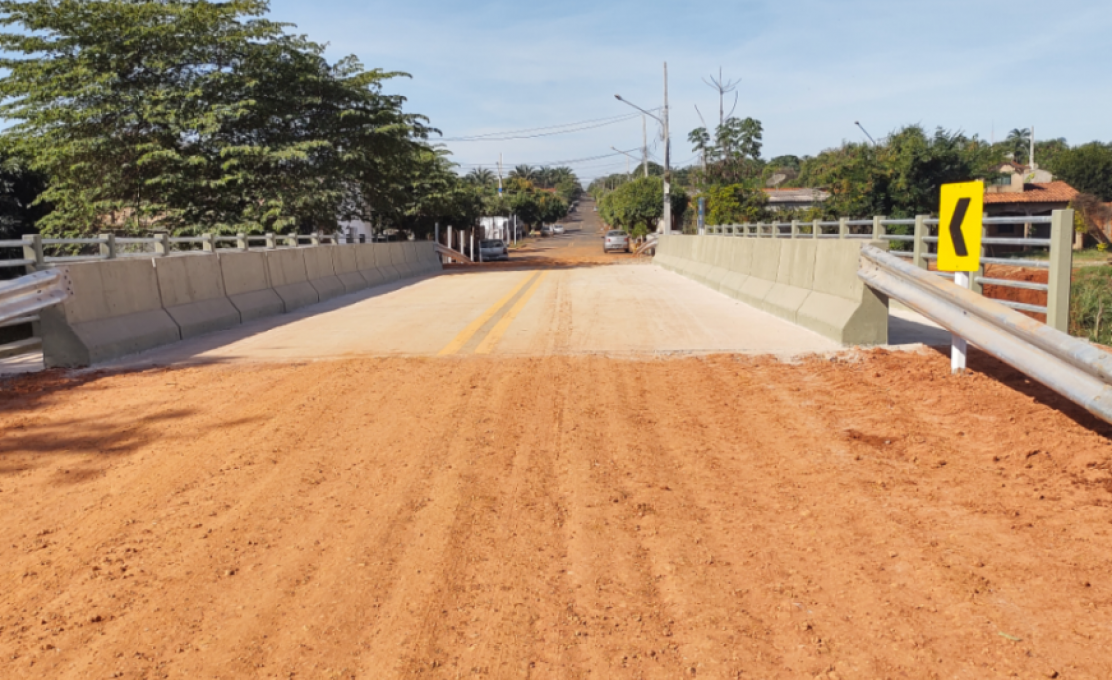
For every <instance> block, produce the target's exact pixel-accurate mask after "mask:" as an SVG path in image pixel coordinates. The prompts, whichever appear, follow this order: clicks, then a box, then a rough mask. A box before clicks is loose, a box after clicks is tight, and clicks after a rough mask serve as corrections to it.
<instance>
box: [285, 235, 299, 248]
mask: <svg viewBox="0 0 1112 680" xmlns="http://www.w3.org/2000/svg"><path fill="white" fill-rule="evenodd" d="M286 245H287V246H289V247H290V248H296V247H297V232H294V233H292V234H290V235H289V236H287V237H286Z"/></svg>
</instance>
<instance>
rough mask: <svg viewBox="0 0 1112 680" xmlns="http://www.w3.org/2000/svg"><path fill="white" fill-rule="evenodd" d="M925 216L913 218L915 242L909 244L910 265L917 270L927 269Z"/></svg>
mask: <svg viewBox="0 0 1112 680" xmlns="http://www.w3.org/2000/svg"><path fill="white" fill-rule="evenodd" d="M926 237H927V216H926V215H916V216H915V240H914V241H912V242H911V263H912V264H914V265H915V266H916V267H918V268H919V269H927V268H928V267H927V257H926V255H927V242H926V241H924V240H923V239H925V238H926Z"/></svg>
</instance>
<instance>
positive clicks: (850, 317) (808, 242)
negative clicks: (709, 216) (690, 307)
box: [654, 236, 888, 345]
mask: <svg viewBox="0 0 1112 680" xmlns="http://www.w3.org/2000/svg"><path fill="white" fill-rule="evenodd" d="M865 244H869V245H873V246H876V247H878V248H882V249H887V242H885V241H865V240H861V239H821V240H814V239H809V238H807V239H804V238H801V239H787V238H782V239H781V238H777V239H772V238H743V237H730V236H724V237H719V236H667V237H664V238H662V239H661V244H660V246H659V247H658V248H657V256H656V259H655V260H654V262H656V261H659V262H660V264H661V266H663V267H665V268H667V269H671V270H672V271H675V272H677V273H679V274H682V275H683V276H687V277H688V278H691V279H693V280H696V281H699V282H700V283H703V284H704V285H706V286H708V287H710V288H715V289H717V290H719V291H720V292H722V293H724V294H726V295H729V296H731V297H734V298H737V299H738V300H741V301H743V302H746V303H748V304H750V305H753V306H754V307H757V308H758V309H763V310H765V311H767V312H769V313H771V314H775V315H776V316H779V317H781V318H783V319H787V320H789V321H792V322H793V323H797V324H799V325H800V326H803V327H805V328H809V329H810V330H813V331H815V332H816V333H819V334H821V335H824V336H826V337H828V338H831V339H833V340H835V341H837V342H839V343H841V344H843V345H879V344H885V343H887V342H888V299H887V297H885V296H884V295H882V294H880V293H877V292H876V291H874V290H872V289H870V288H869V287H868V286H866V285H865V284H864V283H863V282H862V281H861V280H860V279H859V278H858V277H857V269H858V261H859V258H860V252H861V247H862V245H865Z"/></svg>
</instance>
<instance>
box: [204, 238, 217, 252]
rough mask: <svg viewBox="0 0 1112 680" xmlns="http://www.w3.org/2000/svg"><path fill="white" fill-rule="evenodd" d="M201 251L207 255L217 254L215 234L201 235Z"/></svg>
mask: <svg viewBox="0 0 1112 680" xmlns="http://www.w3.org/2000/svg"><path fill="white" fill-rule="evenodd" d="M201 250H203V251H205V252H206V253H215V252H216V236H214V235H213V234H201Z"/></svg>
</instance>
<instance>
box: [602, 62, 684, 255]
mask: <svg viewBox="0 0 1112 680" xmlns="http://www.w3.org/2000/svg"><path fill="white" fill-rule="evenodd" d="M614 98H615V99H617V100H618V101H620V102H622V103H623V104H628V105H629V106H632V107H633V108H635V109H637V110H638V111H640V112H641V113H643V114H645V115H647V116H652V117H653V118H656V120H658V121H660V124H661V125H663V126H664V219H663V220H662V224H661V225H660V228H659V229H658V230H657V231H658V232H664V233H668V232H670V231H671V230H672V187H671V184H672V145H671V140H670V139H669V136H668V62H664V111H663V112H662V113H663V118H661V117H658V116H657V115H656V114H653V113H649V112H648V111H646V110H645V109H643V108H641V107H640V106H638V105H636V104H634V103H633V102H631V101H629V100H626V99H622V95H620V94H616V95H614ZM647 155H648V154H647V153H646V156H647ZM645 169H646V172H647V171H648V162H647V161H646V164H645Z"/></svg>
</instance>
